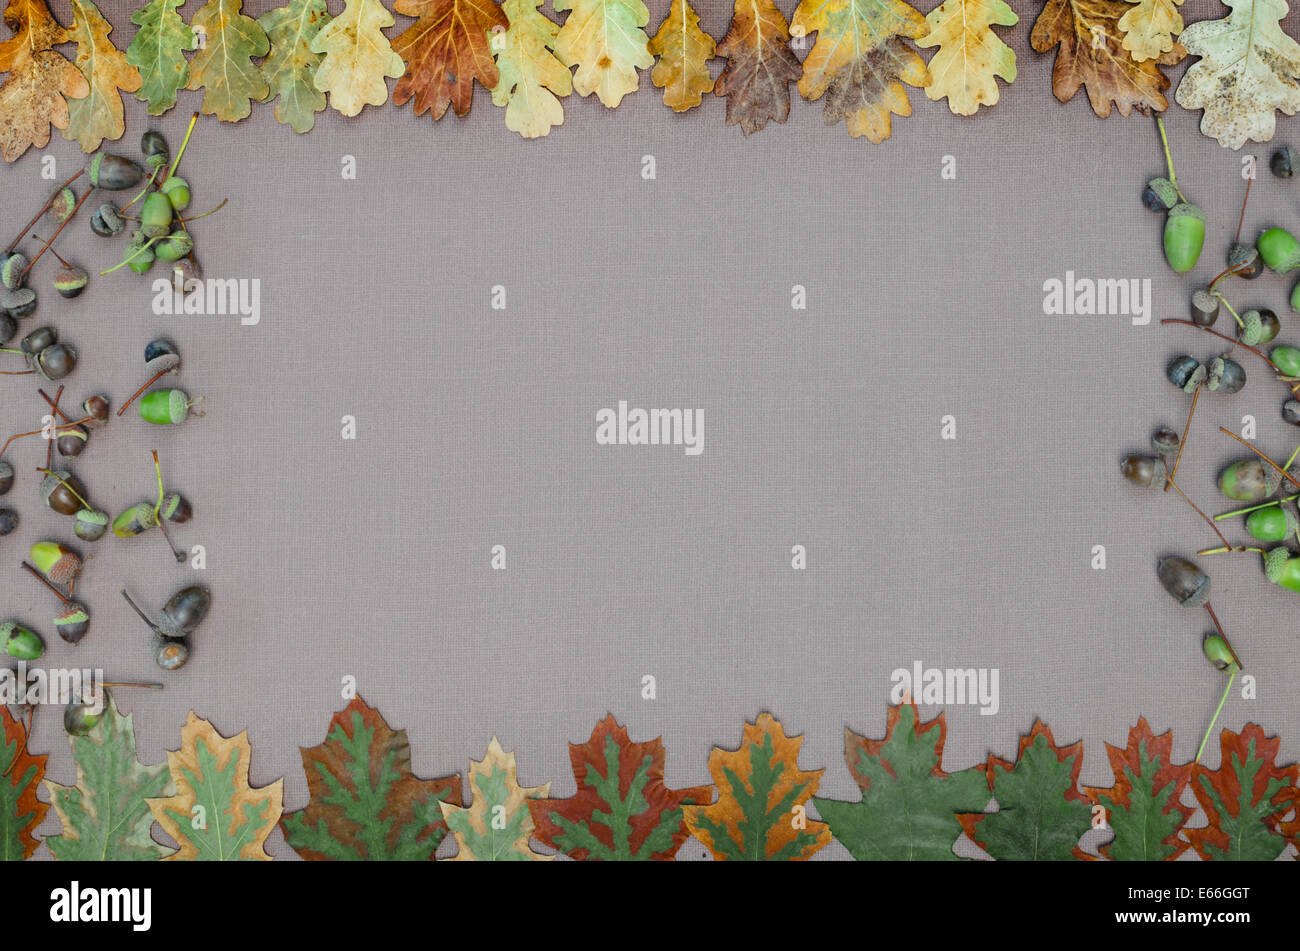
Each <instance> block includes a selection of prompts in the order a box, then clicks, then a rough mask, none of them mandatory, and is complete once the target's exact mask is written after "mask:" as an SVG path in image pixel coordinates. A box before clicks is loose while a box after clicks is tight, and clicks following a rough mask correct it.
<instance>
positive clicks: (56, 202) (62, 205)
mask: <svg viewBox="0 0 1300 951" xmlns="http://www.w3.org/2000/svg"><path fill="white" fill-rule="evenodd" d="M76 208H77V193H76V192H74V191H73V190H72V189H71V188H69V187H68V186H66V185H65V186H63V187H62V188H60V189H59V190H58V191H57V192H55V193H54V197H53V198H51V199H50V207H49V208H47V209H46V210H45V213H46V214H47V215H48V216H49V218H50V220H51V221H53V222H54V223H55V224H62V223H63V222H65V221H67V220H68V219H69V218H71V217H72V213H73V212H74V211H75V210H76Z"/></svg>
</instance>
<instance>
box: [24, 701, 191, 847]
mask: <svg viewBox="0 0 1300 951" xmlns="http://www.w3.org/2000/svg"><path fill="white" fill-rule="evenodd" d="M107 704H108V706H107V709H106V710H105V711H104V715H103V717H102V718H101V719H100V721H99V725H98V726H96V727H95V728H94V729H92V730H91V731H90V732H89V733H87V734H86V735H85V736H72V737H69V740H70V741H71V744H72V758H73V761H74V762H75V763H76V764H77V783H76V785H75V786H61V785H59V784H58V783H55V782H51V781H50V780H48V779H47V780H46V781H45V788H46V790H47V791H48V792H49V794H50V802H51V804H52V805H53V806H54V811H55V812H56V813H58V816H59V819H60V821H62V823H63V831H62V832H61V833H60V834H59V835H54V836H47V837H46V839H45V844H46V845H47V846H49V848H50V851H51V852H52V853H53V854H54V857H55V858H56V859H60V860H61V861H72V862H102V861H113V862H119V861H135V862H152V861H156V860H157V859H160V858H162V857H163V856H165V855H168V854H169V853H170V852H171V849H168V848H165V847H164V846H161V845H159V844H158V843H157V842H155V841H154V840H153V837H152V836H151V835H150V830H151V829H152V828H153V821H154V820H153V813H152V812H150V811H149V803H148V800H149V799H152V798H157V797H160V796H170V795H172V794H173V793H175V792H176V787H175V786H173V785H172V781H171V777H170V776H169V775H168V773H167V766H166V764H165V763H159V764H158V765H157V766H144V765H142V764H141V763H140V761H139V759H137V758H136V749H135V726H134V725H133V724H132V722H131V716H130V714H127V715H123V714H121V713H119V712H118V710H117V706H116V704H114V702H113V699H112V698H111V697H109V698H108V701H107Z"/></svg>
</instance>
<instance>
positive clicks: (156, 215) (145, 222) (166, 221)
mask: <svg viewBox="0 0 1300 951" xmlns="http://www.w3.org/2000/svg"><path fill="white" fill-rule="evenodd" d="M172 214H173V213H172V206H171V203H170V202H169V201H168V200H167V196H166V195H164V194H162V193H161V192H150V193H149V196H148V197H147V198H145V200H144V206H143V207H142V208H141V209H140V231H141V232H143V234H144V236H145V237H146V238H161V237H163V236H164V235H166V234H168V233H169V232H170V231H171V230H172Z"/></svg>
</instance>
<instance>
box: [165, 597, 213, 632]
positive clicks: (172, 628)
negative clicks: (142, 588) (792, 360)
mask: <svg viewBox="0 0 1300 951" xmlns="http://www.w3.org/2000/svg"><path fill="white" fill-rule="evenodd" d="M211 606H212V593H211V592H210V591H209V590H208V589H207V588H205V587H203V586H202V585H190V586H189V587H186V588H181V590H179V591H177V592H176V593H175V594H173V595H172V596H171V597H170V598H168V599H167V603H166V604H165V605H163V609H162V613H161V614H159V615H158V630H159V631H160V632H161V633H162V635H163V636H164V637H168V638H183V637H186V636H188V635H190V634H193V633H194V629H195V628H197V627H198V626H199V624H200V623H201V622H202V621H203V619H204V618H205V617H207V616H208V608H209V607H211Z"/></svg>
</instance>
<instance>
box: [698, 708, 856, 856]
mask: <svg viewBox="0 0 1300 951" xmlns="http://www.w3.org/2000/svg"><path fill="white" fill-rule="evenodd" d="M802 745H803V738H802V737H790V736H786V735H785V730H784V729H783V728H782V726H781V723H780V721H779V720H777V719H775V718H774V717H773V716H772V715H771V714H770V713H764V714H762V715H760V716H759V718H758V721H757V722H755V723H746V724H745V730H744V736H743V737H742V739H741V744H740V749H738V750H737V751H736V752H734V753H732V752H728V751H727V750H722V749H718V748H717V747H714V749H713V752H711V753H710V754H709V772H710V773H712V774H713V781H714V783H715V784H716V785H717V787H718V801H717V802H715V803H713V804H712V805H709V806H683V807H682V814H683V817H684V819H685V822H686V827H687V829H689V830H690V832H691V835H693V836H695V838H697V839H699V840H700V841H701V842H703V843H704V845H705V847H706V848H708V850H709V851H710V852H712V853H713V857H714V859H715V860H718V861H732V862H768V861H795V862H798V861H804V860H806V859H808V858H810V857H811V856H812V854H813V853H814V852H816V851H817V850H818V849H821V848H824V847H825V846H826V845H827V844H828V843H829V842H830V840H831V831H830V828H829V827H828V826H827V825H826V824H825V823H824V822H817V821H816V820H814V819H809V818H807V817H806V815H805V814H804V807H805V804H806V803H807V802H808V800H809V799H811V798H812V796H813V794H814V793H815V792H817V785H818V784H819V783H820V782H821V776H822V773H823V772H825V770H820V769H819V770H816V771H815V772H805V771H804V770H801V769H800V768H799V747H800V746H802Z"/></svg>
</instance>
